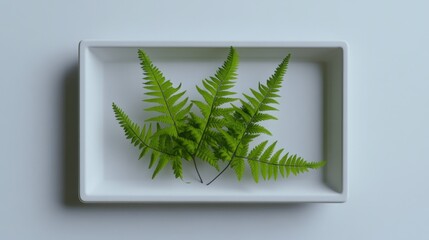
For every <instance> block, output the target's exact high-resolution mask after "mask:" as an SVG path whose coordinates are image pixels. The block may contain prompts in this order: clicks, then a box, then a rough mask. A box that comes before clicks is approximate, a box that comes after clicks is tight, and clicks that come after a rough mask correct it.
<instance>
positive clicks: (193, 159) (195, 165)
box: [192, 157, 204, 183]
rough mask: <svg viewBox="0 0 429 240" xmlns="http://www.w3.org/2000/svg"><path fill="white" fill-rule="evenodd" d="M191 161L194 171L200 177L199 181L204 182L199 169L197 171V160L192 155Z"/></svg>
mask: <svg viewBox="0 0 429 240" xmlns="http://www.w3.org/2000/svg"><path fill="white" fill-rule="evenodd" d="M192 162H194V167H195V171H196V172H197V174H198V178H199V179H200V182H201V183H204V182H203V179H202V178H201V175H200V171H198V167H197V162H196V161H195V158H194V157H193V158H192Z"/></svg>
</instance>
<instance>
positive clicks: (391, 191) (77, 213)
mask: <svg viewBox="0 0 429 240" xmlns="http://www.w3.org/2000/svg"><path fill="white" fill-rule="evenodd" d="M354 2H355V3H351V1H340V0H338V1H328V0H327V1H304V0H303V1H280V0H278V1H274V0H271V1H270V0H266V1H244V0H239V1H226V0H217V1H196V0H194V1H191V0H184V1H160V0H158V1H143V0H138V1H128V3H125V2H119V1H98V2H96V1H46V0H42V1H26V2H24V1H10V0H6V1H4V0H3V1H1V2H0V35H1V37H0V53H1V54H0V66H1V68H0V69H1V82H0V103H1V108H0V111H1V118H0V132H1V134H0V146H1V150H0V159H1V161H0V192H1V204H0V239H77V238H78V237H79V239H123V238H130V239H131V238H140V239H141V238H144V239H150V238H153V237H155V236H158V237H159V238H164V239H173V238H174V239H225V238H232V237H236V238H237V237H239V238H241V239H274V238H278V239H284V238H285V237H288V238H290V239H330V240H331V239H426V238H427V237H428V236H429V229H428V228H427V222H429V207H428V204H427V203H428V200H429V190H428V186H427V182H428V178H429V177H428V171H429V170H428V169H429V156H428V153H427V150H428V147H429V127H428V122H429V107H428V106H429V94H428V93H427V92H428V90H429V72H428V63H429V61H428V57H429V45H428V42H429V30H428V28H427V23H428V22H429V17H428V15H427V9H428V8H429V6H428V3H426V1H406V2H405V1H403V2H402V1H354ZM88 38H97V39H123V40H150V41H156V40H175V41H178V40H195V41H204V40H210V41H217V40H219V41H224V40H232V41H242V40H252V41H264V40H270V41H271V40H272V41H285V40H293V41H299V40H314V41H319V40H345V41H347V42H348V43H349V46H350V48H349V53H350V55H349V146H348V147H349V183H350V185H349V187H350V195H349V201H348V202H347V203H345V204H302V205H83V204H80V203H79V202H78V200H77V179H78V178H77V174H78V173H77V164H76V163H77V156H78V155H77V152H76V151H77V126H76V121H77V116H76V113H77V85H76V83H77V44H78V41H79V40H80V39H88Z"/></svg>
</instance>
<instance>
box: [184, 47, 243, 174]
mask: <svg viewBox="0 0 429 240" xmlns="http://www.w3.org/2000/svg"><path fill="white" fill-rule="evenodd" d="M238 61H239V60H238V54H237V52H236V50H235V49H234V48H233V47H231V48H230V51H229V54H228V57H227V59H226V60H225V62H224V63H223V65H222V66H221V67H220V68H219V69H218V70H217V71H216V74H215V75H214V76H212V77H209V78H208V79H204V80H203V86H202V87H199V86H197V91H198V92H199V93H200V94H201V96H202V97H203V99H204V101H197V100H194V101H192V102H193V103H194V104H195V105H196V106H197V107H198V108H199V109H200V111H201V114H202V116H203V118H202V121H198V124H196V122H192V121H195V120H199V119H198V118H197V117H195V116H192V117H191V123H190V124H191V125H193V126H194V127H197V128H198V129H199V131H193V133H194V134H193V136H194V137H195V138H194V140H195V142H196V143H197V147H196V149H195V152H194V156H197V157H200V158H201V159H202V160H205V161H207V162H208V163H210V164H211V165H212V166H214V167H216V168H217V163H216V160H217V159H216V157H215V156H214V155H213V154H208V153H209V152H210V151H212V149H211V148H210V145H211V144H210V143H209V141H212V140H213V139H214V138H215V137H216V136H214V134H215V133H214V132H213V131H211V130H212V129H215V130H217V129H220V128H222V127H223V116H225V115H226V114H228V113H230V112H231V111H232V109H231V108H222V107H221V106H222V105H224V104H226V103H231V102H233V101H235V100H236V99H235V98H233V97H231V96H232V95H234V94H235V92H232V91H229V90H230V89H231V88H232V87H233V86H234V85H235V80H236V78H237V73H236V71H237V67H238ZM188 130H189V129H188ZM195 133H197V134H195ZM200 133H201V134H200ZM199 134H200V135H199Z"/></svg>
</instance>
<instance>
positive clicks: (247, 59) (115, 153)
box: [79, 40, 347, 202]
mask: <svg viewBox="0 0 429 240" xmlns="http://www.w3.org/2000/svg"><path fill="white" fill-rule="evenodd" d="M229 46H234V47H236V50H237V52H238V54H239V56H240V66H239V69H238V80H237V83H236V86H235V88H234V89H233V91H236V92H238V93H239V95H241V93H242V92H243V93H247V94H250V93H249V88H254V89H257V83H258V82H265V81H266V79H268V78H269V77H270V76H271V74H272V73H273V71H274V69H275V68H276V67H277V65H278V64H279V62H280V61H281V60H282V59H283V58H284V57H285V56H286V55H287V54H291V55H292V58H291V61H290V63H289V66H288V71H287V74H286V76H285V78H284V79H285V81H284V84H283V87H282V89H281V90H280V95H281V97H280V98H279V100H278V101H279V102H280V103H281V105H280V106H279V110H280V111H276V112H273V113H272V114H274V115H275V116H276V117H277V118H278V120H277V121H269V122H266V123H263V125H264V126H265V127H267V128H269V129H270V131H271V132H272V133H273V135H272V136H270V137H263V136H261V137H259V138H257V139H255V140H256V143H258V142H261V141H264V140H265V139H274V140H271V141H276V140H277V141H278V144H277V146H279V147H282V148H285V151H287V152H290V154H298V156H301V157H303V158H304V159H306V160H307V161H321V160H326V161H327V164H326V166H325V167H324V168H322V169H320V170H316V171H315V170H310V171H309V172H308V173H305V174H300V175H299V176H296V177H295V176H293V175H292V176H291V177H289V178H288V179H287V180H279V181H273V180H272V181H267V182H265V181H262V180H261V183H259V184H255V183H254V181H253V178H252V177H251V175H250V169H248V167H247V171H246V174H244V177H243V179H242V181H240V182H238V181H237V179H236V177H235V174H234V173H233V171H231V170H228V171H226V172H225V173H224V174H223V175H222V176H221V177H220V178H219V179H218V180H217V181H216V182H214V183H213V184H212V185H210V186H206V185H204V184H203V185H202V184H200V183H199V182H198V181H197V176H196V174H195V170H194V168H193V165H192V163H191V162H186V161H185V162H184V164H183V165H184V181H179V180H177V179H174V175H173V174H171V169H170V166H168V167H166V168H165V169H164V170H163V171H162V172H161V173H160V175H161V176H159V177H158V178H156V179H155V180H152V179H151V172H152V171H153V170H148V169H147V166H148V163H149V162H150V156H146V157H144V158H143V159H141V160H140V161H137V156H138V155H139V151H138V150H137V149H135V148H134V147H133V146H131V145H130V143H129V140H127V139H125V137H124V134H123V131H122V129H121V128H120V126H119V125H118V123H117V121H116V119H115V116H114V113H113V110H112V107H111V105H112V102H115V103H116V104H118V106H120V107H121V108H122V109H124V110H125V112H127V114H128V115H129V116H130V117H131V119H133V121H134V122H136V123H138V124H142V123H143V119H145V118H147V117H149V116H148V113H147V112H145V111H142V109H143V108H146V107H148V105H147V103H143V104H142V99H143V98H144V94H143V92H144V90H143V89H142V82H143V80H142V78H143V74H142V72H141V69H140V64H139V60H138V56H137V50H138V49H144V50H145V51H146V52H147V53H148V54H149V55H150V56H151V59H152V60H153V62H154V64H155V65H156V66H158V67H159V68H160V69H161V71H163V72H164V74H165V76H166V78H167V79H171V80H172V82H173V83H175V85H176V84H179V83H181V84H182V87H183V88H182V90H186V91H187V96H189V97H190V98H191V99H198V100H202V99H201V97H200V95H199V94H198V92H197V91H196V89H195V85H196V84H198V85H200V84H201V83H200V82H201V79H204V78H207V77H208V76H211V75H213V74H214V73H215V71H216V69H217V68H218V67H219V66H221V64H222V62H223V61H224V59H225V58H226V56H227V51H228V48H229ZM79 49H80V50H79V61H80V64H79V65H80V66H79V69H80V70H79V76H80V80H79V85H80V90H79V93H80V94H79V95H80V103H79V105H80V109H81V110H80V124H79V125H80V130H79V131H80V134H79V141H80V153H79V155H80V157H79V158H80V159H79V163H80V164H79V165H80V170H79V175H80V180H79V183H80V184H79V186H80V188H79V196H80V199H81V200H82V201H83V202H344V201H345V200H346V198H347V174H346V173H347V172H346V166H347V164H346V162H347V157H346V156H347V154H346V151H345V149H344V147H343V146H345V144H346V141H345V138H343V137H342V136H343V135H346V133H345V131H344V130H343V126H345V125H346V124H345V119H343V116H344V117H345V115H344V114H343V113H345V111H343V107H344V106H345V105H344V104H343V95H346V94H345V92H344V91H343V89H344V88H343V86H346V84H345V82H346V79H345V78H346V76H347V73H346V68H345V67H344V66H346V65H347V63H346V54H347V53H346V52H347V50H346V45H345V43H340V42H302V43H293V42H282V43H280V42H264V43H261V42H152V43H151V42H124V41H97V40H95V41H94V40H93V41H91V40H89V41H82V42H81V43H80V45H79ZM144 105H146V106H144ZM194 111H195V109H194ZM343 140H344V141H343ZM254 145H255V144H253V145H252V146H251V147H253V146H254ZM198 165H199V170H200V172H201V176H202V178H203V180H204V181H205V182H208V181H210V179H212V178H213V177H214V176H216V174H217V173H218V172H216V171H214V170H213V169H212V168H210V167H209V166H208V165H207V164H204V163H202V162H200V161H198Z"/></svg>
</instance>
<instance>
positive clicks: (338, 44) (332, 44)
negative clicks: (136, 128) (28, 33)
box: [78, 39, 349, 203]
mask: <svg viewBox="0 0 429 240" xmlns="http://www.w3.org/2000/svg"><path fill="white" fill-rule="evenodd" d="M229 46H235V47H248V48H253V47H255V48H265V47H266V48H270V47H271V48H274V47H280V48H340V49H342V63H343V74H342V83H343V87H342V111H343V112H342V160H343V161H342V188H343V189H342V192H339V193H337V194H335V196H333V197H331V196H322V197H318V196H304V197H301V196H293V197H289V199H282V198H277V199H276V198H271V199H264V200H260V199H257V198H255V199H250V200H245V199H240V200H234V199H224V200H216V201H210V200H195V199H192V197H191V198H189V197H181V198H180V199H177V198H176V199H169V200H165V199H157V198H156V197H152V198H154V199H148V200H141V199H138V200H136V199H131V200H124V201H122V200H114V199H110V200H109V199H103V200H99V199H98V197H94V196H91V195H88V194H86V192H85V191H84V190H85V189H84V186H82V185H83V184H82V183H84V182H85V177H84V174H82V173H83V172H84V171H85V169H84V166H83V164H82V161H83V159H84V149H85V146H84V145H85V143H84V142H83V141H82V136H83V135H84V128H83V126H84V123H85V122H84V118H83V114H82V113H81V112H82V108H83V107H84V103H85V99H84V96H83V94H81V93H82V92H83V91H84V86H85V85H84V84H82V83H83V81H84V79H85V78H84V76H83V75H84V74H83V73H84V72H85V62H86V61H85V54H84V52H85V50H86V49H89V48H96V47H166V48H168V47H187V48H192V47H195V48H202V47H213V48H224V47H229ZM348 48H349V46H348V43H347V42H346V41H140V40H97V39H85V40H81V41H80V42H79V44H78V66H79V159H78V163H79V183H78V187H79V190H78V193H79V194H78V195H79V196H78V198H79V200H80V201H81V202H82V203H106V202H109V203H240V202H241V203H298V202H302V203H304V202H306V203H311V202H312V203H316V202H318V203H320V202H335V203H344V202H346V201H347V199H348V194H349V186H348V170H347V169H348V148H347V144H348V138H347V137H348V132H347V128H348V119H347V115H348V107H347V106H348V99H347V95H348V94H347V89H348V78H347V73H348ZM101 198H103V196H101Z"/></svg>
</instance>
